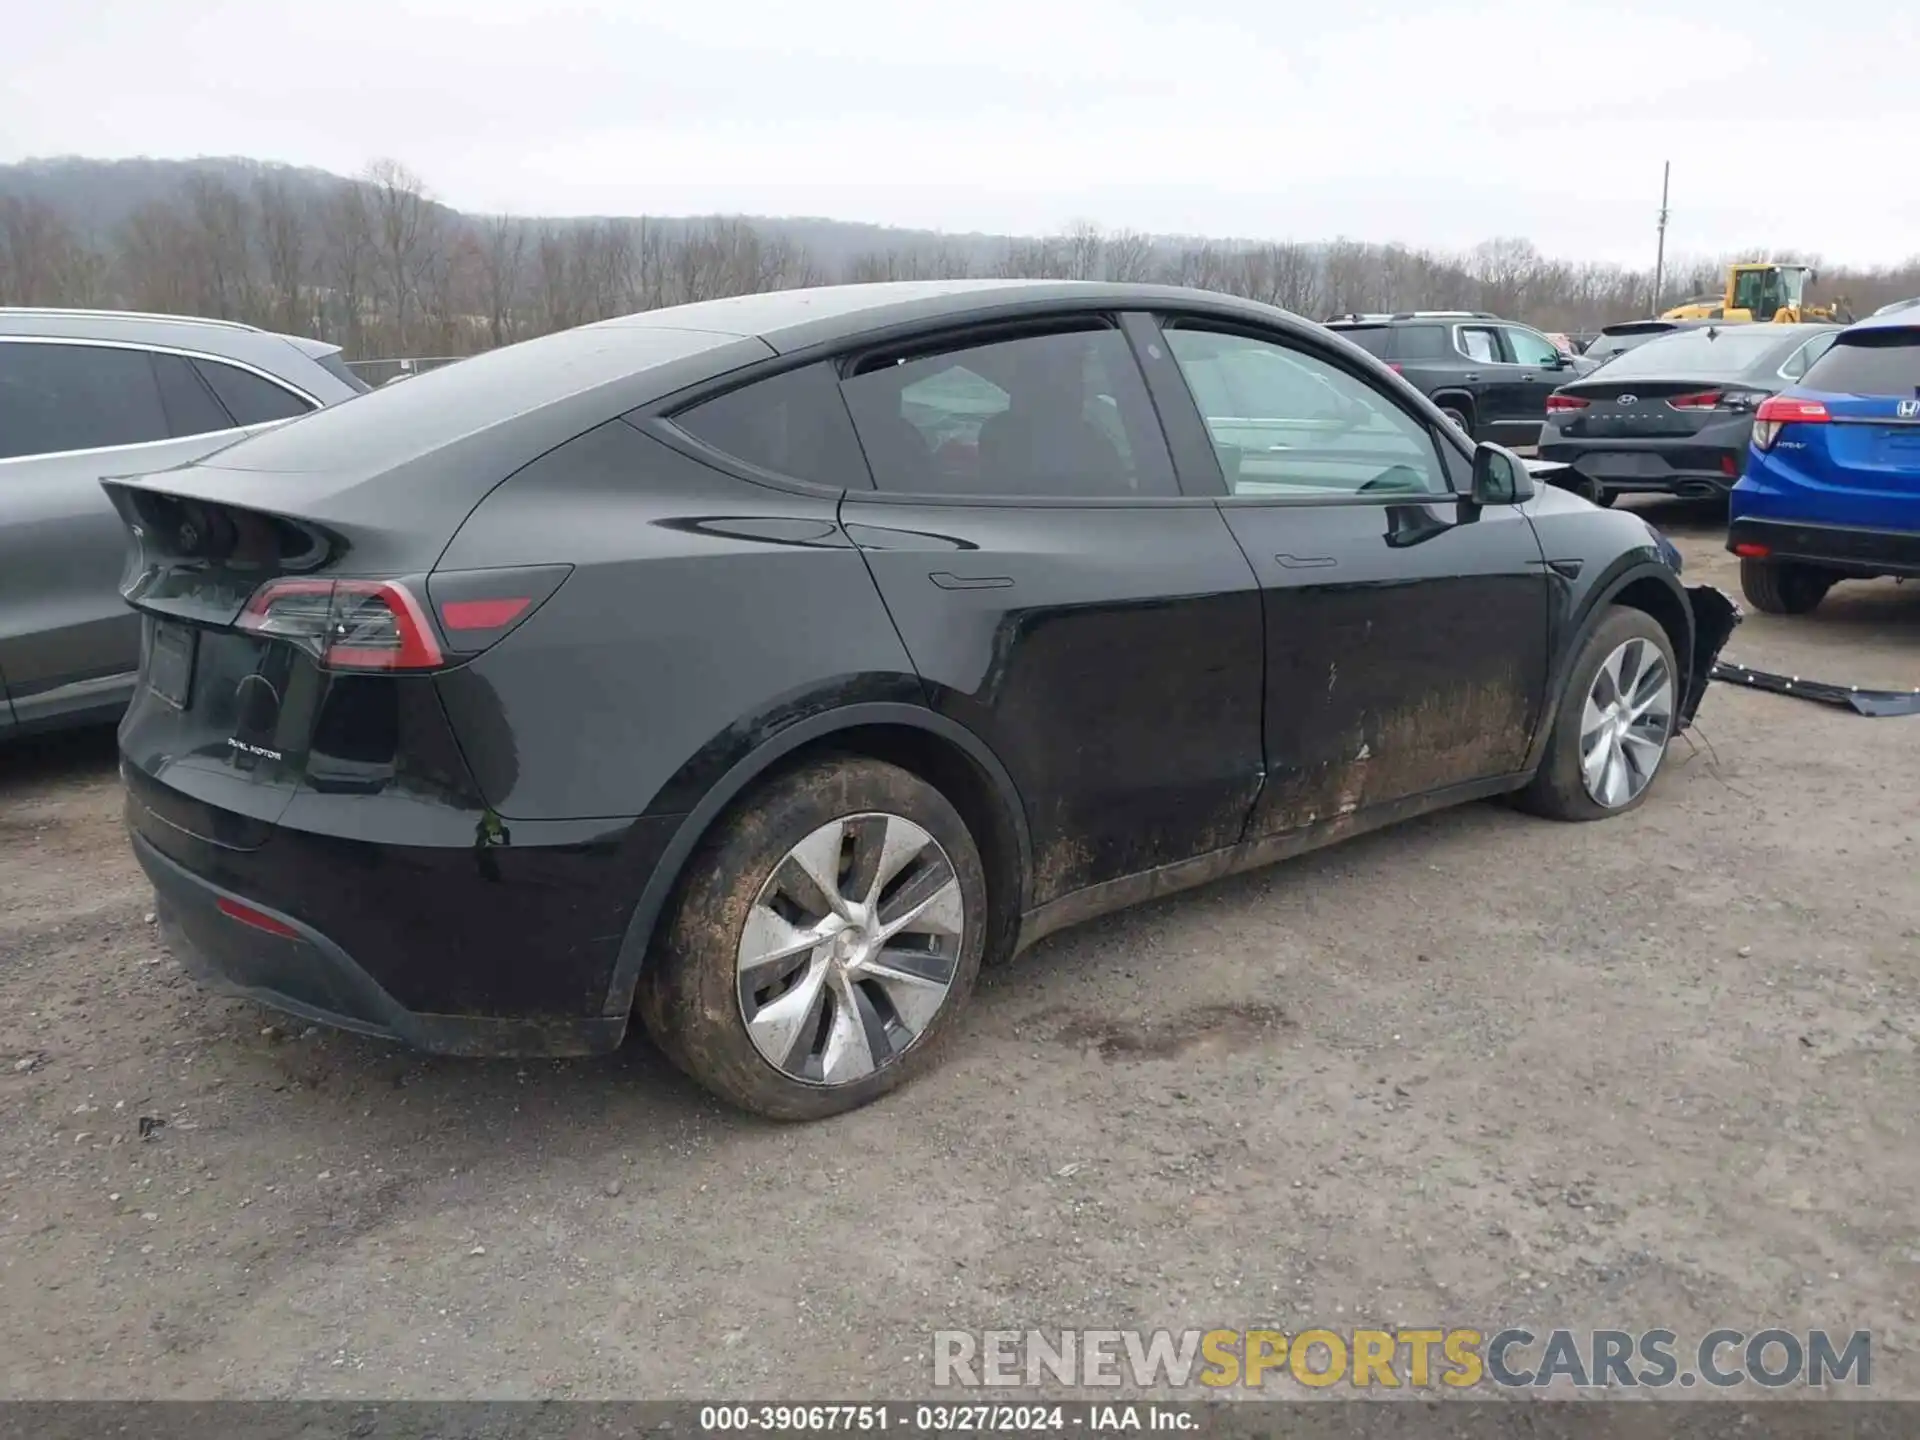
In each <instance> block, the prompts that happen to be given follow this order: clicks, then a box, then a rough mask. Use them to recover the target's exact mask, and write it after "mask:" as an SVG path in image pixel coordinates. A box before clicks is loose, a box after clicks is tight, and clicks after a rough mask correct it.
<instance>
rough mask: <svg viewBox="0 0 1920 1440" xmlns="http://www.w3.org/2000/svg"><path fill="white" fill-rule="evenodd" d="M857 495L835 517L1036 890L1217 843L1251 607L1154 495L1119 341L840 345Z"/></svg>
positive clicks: (1240, 565) (1246, 689)
mask: <svg viewBox="0 0 1920 1440" xmlns="http://www.w3.org/2000/svg"><path fill="white" fill-rule="evenodd" d="M845 363H846V368H847V370H848V371H849V372H850V373H848V374H847V375H846V377H845V379H844V380H843V382H842V391H843V393H844V394H845V396H846V400H847V405H848V408H849V409H850V410H851V411H852V414H853V420H854V424H855V427H856V428H857V429H858V431H859V436H860V443H861V446H862V448H863V449H864V450H865V452H866V456H867V460H868V462H869V464H870V466H871V468H872V475H873V481H874V489H873V490H872V491H870V492H865V493H862V492H859V491H849V492H848V494H847V496H846V498H845V499H844V501H843V502H842V504H841V510H840V518H841V523H842V524H843V526H844V527H845V529H846V532H847V534H848V535H849V536H850V537H851V538H852V539H853V542H854V543H855V544H856V545H858V546H859V547H860V549H861V553H862V554H863V555H864V556H865V558H866V561H867V564H868V566H869V568H870V569H871V570H872V573H873V577H874V580H875V582H876V583H877V584H878V586H879V588H880V592H881V595H882V597H883V598H884V599H885V601H886V604H887V609H888V611H889V612H890V613H891V615H892V616H893V620H894V623H895V624H896V625H897V626H898V627H899V630H900V636H901V638H902V640H903V641H904V642H905V643H906V646H907V650H908V652H909V653H910V654H911V656H912V657H913V662H914V665H915V668H916V669H917V670H918V671H919V674H920V676H921V679H922V682H923V684H924V686H925V688H926V691H927V698H928V700H929V702H930V703H931V704H932V705H933V706H934V707H935V708H936V709H937V710H939V711H940V712H942V713H943V714H945V715H946V716H948V717H949V718H951V719H953V720H955V721H957V722H959V723H960V724H962V725H964V726H966V727H967V728H968V729H969V730H971V731H972V732H973V733H974V734H976V735H978V736H979V737H980V738H981V739H983V740H984V741H985V742H986V743H987V744H988V746H989V747H990V748H991V749H992V750H993V751H994V753H995V754H996V755H997V756H998V757H999V759H1000V761H1001V762H1002V763H1003V764H1004V765H1005V766H1006V768H1007V771H1008V773H1009V775H1010V776H1011V778H1012V780H1013V782H1014V784H1015V786H1016V787H1017V788H1018V789H1019V791H1020V795H1021V800H1022V804H1023V806H1024V808H1025V810H1026V815H1027V825H1028V830H1029V832H1030V835H1031V840H1032V849H1033V875H1034V883H1033V892H1032V894H1031V895H1030V896H1029V897H1028V900H1029V904H1032V905H1039V904H1045V903H1047V902H1049V901H1052V900H1055V899H1058V898H1060V897H1062V896H1065V895H1067V894H1069V893H1072V892H1074V891H1077V890H1082V889H1085V888H1087V887H1089V886H1093V885H1098V884H1101V883H1103V882H1108V881H1113V880H1118V879H1121V878H1124V877H1127V876H1132V875H1135V874H1138V873H1140V872H1142V871H1147V870H1152V869H1156V868H1158V867H1160V866H1163V865H1167V864H1172V863H1176V862H1178V861H1182V860H1186V859H1189V858H1191V857H1192V856H1194V855H1197V854H1200V853H1203V852H1207V851H1212V850H1218V849H1222V848H1224V847H1227V846H1230V845H1232V844H1234V843H1236V842H1237V841H1238V840H1239V839H1240V835H1241V831H1242V829H1243V826H1244V824H1245V821H1246V818H1247V815H1248V813H1249V810H1250V807H1251V805H1252V802H1253V798H1254V796H1255V794H1256V793H1257V792H1258V790H1259V788H1260V779H1261V763H1262V762H1261V742H1260V708H1261V647H1262V638H1261V605H1260V597H1259V592H1258V589H1257V587H1256V585H1255V582H1254V576H1253V572H1252V571H1251V569H1250V568H1249V567H1248V566H1247V563H1246V561H1245V560H1244V559H1243V558H1242V556H1241V555H1240V553H1239V548H1238V546H1236V544H1235V543H1234V540H1233V536H1232V534H1231V533H1230V532H1229V531H1228V529H1227V527H1226V525H1225V523H1224V522H1223V521H1222V519H1221V516H1220V513H1219V511H1218V509H1217V508H1216V507H1215V505H1214V504H1213V502H1212V500H1211V498H1209V497H1204V496H1202V497H1188V496H1184V495H1182V494H1181V492H1180V491H1179V489H1178V486H1177V483H1176V480H1175V475H1174V471H1173V467H1172V465H1171V462H1170V460H1169V458H1168V453H1167V445H1166V440H1165V438H1164V436H1163V435H1162V433H1161V430H1160V427H1159V424H1158V421H1157V419H1156V418H1155V415H1154V410H1153V406H1152V404H1151V403H1150V402H1149V400H1148V398H1147V394H1146V390H1145V387H1144V385H1143V383H1142V381H1141V378H1140V372H1139V367H1138V364H1137V362H1136V360H1135V358H1134V356H1133V354H1132V352H1131V349H1130V347H1129V343H1128V341H1127V338H1126V336H1125V335H1124V334H1123V333H1122V331H1121V329H1120V328H1119V327H1118V326H1117V325H1116V324H1115V323H1114V321H1113V320H1112V319H1111V318H1108V317H1098V316H1079V317H1062V318H1060V319H1058V320H1056V321H1051V322H1040V323H1037V324H1026V325H1023V326H1021V327H1018V328H1015V329H1012V330H1006V329H989V330H984V331H971V332H966V333H960V334H953V333H947V334H941V335H937V336H931V337H928V338H926V339H922V340H915V341H911V342H905V343H904V344H902V345H900V346H894V347H892V348H889V349H887V350H885V351H875V352H874V353H871V354H866V355H861V356H855V357H849V358H848V359H847V361H846V362H845Z"/></svg>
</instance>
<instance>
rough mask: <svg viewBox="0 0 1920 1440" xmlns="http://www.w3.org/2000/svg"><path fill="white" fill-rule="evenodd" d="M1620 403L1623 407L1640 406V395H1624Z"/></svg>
mask: <svg viewBox="0 0 1920 1440" xmlns="http://www.w3.org/2000/svg"><path fill="white" fill-rule="evenodd" d="M1620 403H1621V404H1622V405H1638V404H1639V403H1640V397H1639V396H1638V395H1622V396H1621V397H1620Z"/></svg>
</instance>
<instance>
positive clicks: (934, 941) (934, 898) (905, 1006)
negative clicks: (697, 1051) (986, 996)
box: [736, 813, 967, 1085]
mask: <svg viewBox="0 0 1920 1440" xmlns="http://www.w3.org/2000/svg"><path fill="white" fill-rule="evenodd" d="M966 919H967V917H966V904H965V901H964V899H963V898H962V896H961V893H960V882H959V879H958V877H957V876H956V875H955V873H954V869H953V863H952V861H951V860H950V859H949V858H948V856H947V852H946V851H945V850H944V849H943V848H942V847H941V845H940V842H939V841H937V840H935V839H934V838H933V836H932V835H930V834H928V833H927V831H926V830H924V829H923V828H921V827H920V826H919V825H916V824H915V823H914V822H913V821H911V820H908V819H906V818H904V817H902V816H899V815H888V814H880V813H864V814H859V815H848V816H843V817H842V818H840V819H837V820H831V821H829V822H828V823H826V824H825V825H822V826H821V827H820V828H819V829H817V830H815V831H813V833H812V834H810V835H808V836H807V837H806V838H805V839H804V840H802V841H801V842H800V843H799V844H797V845H795V846H794V847H793V848H792V849H791V850H789V851H788V852H787V854H786V856H785V858H784V859H782V860H781V862H780V863H779V864H778V865H776V866H775V867H774V869H773V874H772V875H771V876H770V877H769V878H768V880H767V882H766V884H765V885H763V886H761V888H760V893H759V895H758V896H757V897H756V898H755V900H754V902H753V907H752V909H751V910H749V911H748V913H747V920H746V924H745V925H744V926H743V927H742V929H741V933H740V943H739V948H738V952H737V962H736V966H737V973H738V991H739V998H740V1015H741V1018H742V1020H744V1021H745V1023H746V1027H747V1034H748V1036H749V1037H750V1038H751V1039H752V1041H753V1045H754V1048H755V1049H756V1050H758V1051H759V1052H760V1056H761V1058H762V1059H764V1060H765V1061H766V1062H767V1063H768V1064H769V1065H771V1066H773V1067H774V1068H775V1069H776V1070H778V1071H780V1073H781V1074H783V1075H786V1076H788V1077H789V1078H791V1079H794V1080H799V1081H803V1082H806V1083H809V1084H814V1085H846V1084H850V1083H852V1082H854V1081H856V1080H861V1079H864V1078H865V1077H867V1076H868V1075H871V1074H872V1073H873V1072H874V1071H876V1070H878V1069H879V1068H880V1067H882V1066H883V1065H886V1064H888V1063H889V1062H891V1061H893V1060H895V1059H897V1058H898V1057H899V1056H901V1055H902V1054H904V1053H905V1052H906V1050H907V1049H908V1047H909V1046H911V1045H912V1044H913V1043H914V1042H915V1041H917V1040H918V1039H919V1038H920V1036H921V1035H922V1034H924V1033H925V1032H926V1029H927V1027H928V1026H929V1025H931V1024H932V1023H933V1020H934V1017H935V1016H936V1015H938V1014H939V1012H940V1009H941V1007H942V1006H943V1005H945V1003H946V1001H947V996H948V994H949V992H950V991H951V990H952V987H953V981H954V977H955V975H956V974H957V973H958V969H959V964H960V955H961V953H962V952H961V946H962V942H963V941H964V939H965V934H966Z"/></svg>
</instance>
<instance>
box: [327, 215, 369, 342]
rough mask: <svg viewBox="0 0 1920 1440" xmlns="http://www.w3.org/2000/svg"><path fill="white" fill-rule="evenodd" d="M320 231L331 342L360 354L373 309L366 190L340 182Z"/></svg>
mask: <svg viewBox="0 0 1920 1440" xmlns="http://www.w3.org/2000/svg"><path fill="white" fill-rule="evenodd" d="M321 228H322V234H323V237H324V240H325V244H326V259H325V272H324V273H325V275H326V279H327V284H328V288H329V289H330V291H331V292H332V293H331V296H330V298H331V301H332V306H331V309H332V312H333V314H334V317H335V325H336V327H337V328H336V329H335V335H334V338H336V339H338V340H339V341H340V342H341V343H342V344H343V345H344V346H345V347H346V348H347V349H348V350H350V351H352V352H354V353H355V354H359V353H361V348H362V346H363V345H364V343H365V340H366V326H367V320H368V315H369V311H370V310H371V308H372V305H373V295H372V294H371V291H372V290H373V271H374V267H375V264H376V256H375V254H374V239H373V216H372V214H371V213H370V211H369V209H368V205H367V192H366V190H365V189H364V188H363V187H362V186H360V185H359V184H357V183H355V182H354V181H351V180H346V181H342V182H341V183H340V186H339V188H338V189H336V190H335V191H334V193H333V198H332V199H331V200H330V201H329V202H328V203H327V205H326V208H325V210H324V212H323V219H322V223H321Z"/></svg>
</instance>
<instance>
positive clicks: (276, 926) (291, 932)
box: [214, 895, 300, 940]
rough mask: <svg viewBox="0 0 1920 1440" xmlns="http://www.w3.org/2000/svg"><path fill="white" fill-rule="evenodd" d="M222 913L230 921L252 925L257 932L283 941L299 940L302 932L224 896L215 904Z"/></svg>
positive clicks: (262, 911) (261, 911) (263, 912)
mask: <svg viewBox="0 0 1920 1440" xmlns="http://www.w3.org/2000/svg"><path fill="white" fill-rule="evenodd" d="M214 904H215V905H217V906H218V907H219V909H220V913H221V914H222V915H224V916H226V917H227V918H228V919H229V920H237V921H239V922H240V923H241V924H242V925H251V926H252V927H253V928H254V929H256V930H264V931H266V933H267V934H269V935H278V936H279V937H280V938H281V939H282V940H298V939H299V938H300V932H299V931H298V930H296V929H294V928H293V927H292V926H291V925H288V924H286V923H285V922H284V921H280V920H276V919H274V918H273V916H271V915H269V914H267V913H266V912H265V911H264V910H256V909H254V908H253V907H252V906H251V905H243V904H242V903H241V902H240V901H238V900H230V899H228V898H227V897H226V896H225V895H222V896H221V897H220V898H219V899H218V900H216V901H215V902H214Z"/></svg>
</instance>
